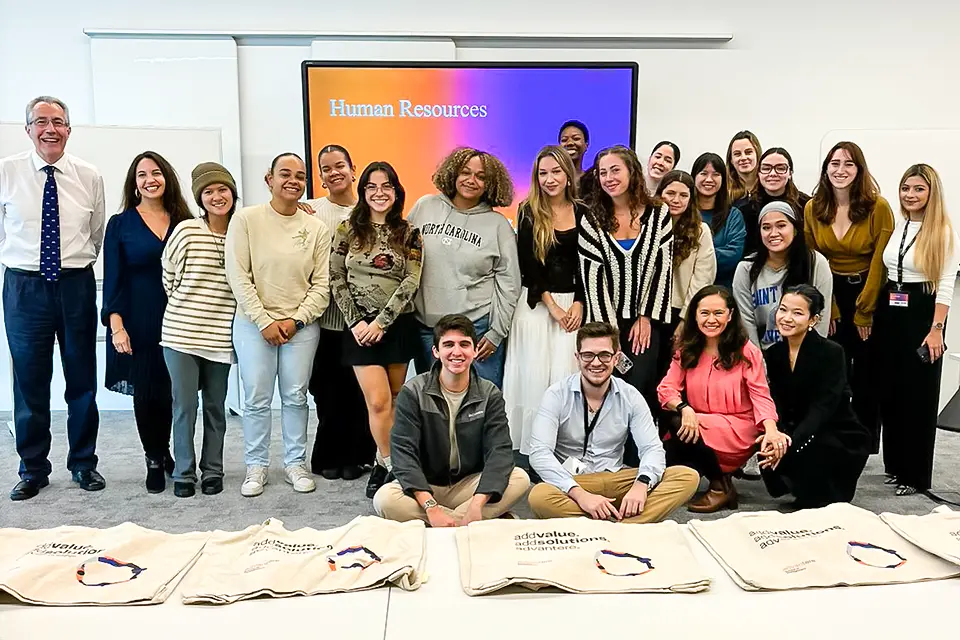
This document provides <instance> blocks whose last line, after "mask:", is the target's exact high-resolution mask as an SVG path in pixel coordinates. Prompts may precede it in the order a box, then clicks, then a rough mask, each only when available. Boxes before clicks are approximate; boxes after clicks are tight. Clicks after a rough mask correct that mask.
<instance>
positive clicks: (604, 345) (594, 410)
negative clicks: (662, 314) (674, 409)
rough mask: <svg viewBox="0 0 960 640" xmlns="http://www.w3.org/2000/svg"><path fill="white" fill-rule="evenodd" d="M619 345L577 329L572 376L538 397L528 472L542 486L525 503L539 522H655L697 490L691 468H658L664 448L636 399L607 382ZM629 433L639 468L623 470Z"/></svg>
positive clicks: (598, 332) (606, 334) (631, 391)
mask: <svg viewBox="0 0 960 640" xmlns="http://www.w3.org/2000/svg"><path fill="white" fill-rule="evenodd" d="M619 345H620V337H619V335H618V331H617V328H616V327H614V326H612V325H610V324H607V323H605V322H591V323H589V324H586V325H584V326H583V327H582V328H581V329H580V330H579V331H578V332H577V354H576V355H577V361H578V363H579V368H580V371H579V373H575V374H573V375H571V376H569V377H568V378H565V379H563V380H561V381H559V382H557V383H556V384H554V385H553V386H551V387H550V388H549V389H547V392H546V393H545V394H544V396H543V401H542V402H541V404H540V412H539V413H538V414H537V417H536V418H535V419H534V421H533V431H532V434H531V444H530V466H531V467H533V469H534V471H536V472H537V473H538V474H540V477H541V478H543V480H544V482H543V483H541V484H538V485H536V486H535V487H534V488H533V490H532V491H531V492H530V497H529V500H530V508H531V509H533V512H534V513H535V514H536V515H537V517H539V518H565V517H576V516H589V517H591V518H594V519H597V520H609V519H613V520H618V521H623V522H630V523H641V522H659V521H660V520H663V519H664V518H666V517H667V516H668V515H669V514H670V512H672V511H673V510H674V509H676V508H677V507H679V506H681V505H683V504H684V503H686V502H687V501H688V500H690V498H691V497H692V496H693V494H694V493H695V492H696V490H697V484H698V483H699V481H700V475H699V474H698V473H697V472H696V471H694V470H693V469H689V468H687V467H681V466H674V467H670V468H669V469H666V470H664V467H665V466H666V462H665V457H664V451H663V445H662V443H661V442H660V439H659V437H658V434H657V428H656V426H655V425H654V423H653V418H652V417H651V414H650V409H649V407H647V404H646V402H644V400H643V396H642V395H641V394H640V392H639V391H638V390H637V389H635V388H634V387H632V386H631V385H630V384H629V383H627V382H625V381H623V380H621V379H619V378H614V377H613V369H614V365H615V364H616V362H617V357H618V355H619V351H620V347H619ZM628 431H629V432H630V433H631V434H632V435H633V439H634V442H635V443H636V445H637V449H638V452H639V455H640V468H639V469H630V468H624V466H623V452H624V445H625V443H626V440H627V432H628Z"/></svg>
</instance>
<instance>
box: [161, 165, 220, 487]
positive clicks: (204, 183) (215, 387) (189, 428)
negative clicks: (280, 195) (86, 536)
mask: <svg viewBox="0 0 960 640" xmlns="http://www.w3.org/2000/svg"><path fill="white" fill-rule="evenodd" d="M192 177H193V189H192V191H193V197H194V198H195V199H196V201H197V205H198V206H199V207H200V212H201V216H200V218H196V219H193V220H187V221H185V222H181V223H180V224H179V225H177V228H176V229H174V231H173V234H172V235H171V236H170V241H169V242H168V243H167V247H166V250H165V251H164V253H163V287H164V289H165V290H166V292H167V296H168V298H169V299H168V302H167V308H166V312H165V313H164V315H163V339H162V341H161V342H160V344H161V345H162V346H163V357H164V360H165V361H166V363H167V369H168V371H169V372H170V380H171V383H172V387H173V457H174V472H173V482H174V485H173V490H174V494H175V495H176V496H177V497H180V498H187V497H190V496H192V495H194V491H195V489H194V485H195V484H196V482H197V472H196V454H195V452H194V448H193V436H194V426H195V425H196V422H197V409H198V407H197V392H198V391H199V392H201V393H202V395H203V445H202V448H201V454H200V474H201V483H200V488H201V491H202V492H203V493H204V494H207V495H213V494H216V493H220V492H221V491H223V437H224V434H225V433H226V431H227V420H226V412H225V403H226V399H227V378H228V376H229V375H230V365H231V364H233V363H234V362H236V357H235V355H234V352H233V338H232V329H233V317H234V315H235V314H236V308H237V301H236V300H235V299H234V296H233V292H232V291H231V290H230V286H229V285H228V284H227V274H226V270H225V268H224V251H225V242H226V237H227V225H228V224H229V223H230V218H231V216H232V215H233V212H234V211H235V210H236V208H237V185H236V183H235V181H234V179H233V176H232V175H231V174H230V172H229V171H227V170H226V169H225V168H223V167H222V166H221V165H219V164H217V163H216V162H204V163H202V164H199V165H197V166H196V167H195V168H194V170H193V173H192Z"/></svg>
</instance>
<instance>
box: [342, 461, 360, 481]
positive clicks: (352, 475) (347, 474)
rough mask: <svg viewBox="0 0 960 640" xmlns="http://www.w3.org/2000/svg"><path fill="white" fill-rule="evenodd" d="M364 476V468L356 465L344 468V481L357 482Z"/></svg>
mask: <svg viewBox="0 0 960 640" xmlns="http://www.w3.org/2000/svg"><path fill="white" fill-rule="evenodd" d="M362 475H363V467H361V466H360V465H356V464H351V465H347V466H346V467H344V468H343V479H344V480H356V479H358V478H359V477H360V476H362Z"/></svg>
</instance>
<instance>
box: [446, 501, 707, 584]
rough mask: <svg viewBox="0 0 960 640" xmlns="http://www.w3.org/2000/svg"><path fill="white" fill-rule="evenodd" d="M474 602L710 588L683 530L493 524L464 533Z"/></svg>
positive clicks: (563, 521)
mask: <svg viewBox="0 0 960 640" xmlns="http://www.w3.org/2000/svg"><path fill="white" fill-rule="evenodd" d="M456 537H457V554H458V556H459V559H460V582H461V585H462V586H463V590H464V591H465V592H466V593H467V595H471V596H476V595H483V594H486V593H491V592H494V591H497V590H499V589H503V588H504V587H507V586H510V585H520V586H522V587H526V588H528V589H533V590H536V589H540V588H542V587H556V588H559V589H563V590H564V591H569V592H571V593H672V592H676V593H695V592H698V591H704V590H706V589H708V588H709V587H710V579H709V578H708V577H707V575H706V573H705V572H704V571H703V570H702V569H701V568H700V566H699V565H698V564H697V561H696V560H695V559H694V557H693V553H692V552H691V550H690V547H689V546H688V544H687V541H686V538H685V537H684V535H683V532H682V531H681V529H680V526H679V525H678V524H677V523H676V522H673V521H667V522H661V523H659V524H622V523H616V522H604V521H598V520H590V519H588V518H559V519H553V520H486V521H482V522H472V523H470V525H469V526H467V527H459V528H458V529H457V532H456Z"/></svg>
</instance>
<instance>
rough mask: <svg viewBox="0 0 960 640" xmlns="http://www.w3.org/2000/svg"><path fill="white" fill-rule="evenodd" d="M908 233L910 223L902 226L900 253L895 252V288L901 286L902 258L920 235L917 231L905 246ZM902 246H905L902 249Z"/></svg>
mask: <svg viewBox="0 0 960 640" xmlns="http://www.w3.org/2000/svg"><path fill="white" fill-rule="evenodd" d="M909 231H910V222H909V221H908V222H907V224H905V225H903V236H902V237H901V238H900V251H898V252H897V286H900V285H901V284H903V258H904V257H905V256H906V255H907V252H908V251H910V247H912V246H913V243H914V242H916V241H917V236H919V235H920V231H919V230H918V231H917V233H916V235H915V236H913V238H912V239H911V240H910V243H909V244H907V232H909ZM904 244H906V245H907V246H906V247H904Z"/></svg>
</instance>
